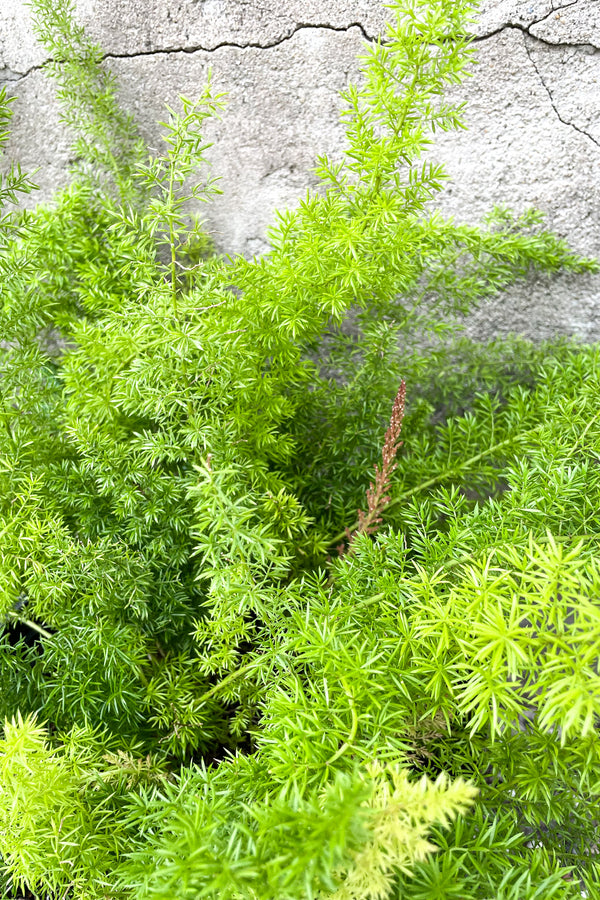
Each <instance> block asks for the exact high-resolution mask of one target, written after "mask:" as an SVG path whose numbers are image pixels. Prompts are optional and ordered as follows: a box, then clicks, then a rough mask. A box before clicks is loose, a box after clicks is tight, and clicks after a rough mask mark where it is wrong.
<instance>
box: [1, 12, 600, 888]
mask: <svg viewBox="0 0 600 900" xmlns="http://www.w3.org/2000/svg"><path fill="white" fill-rule="evenodd" d="M389 8H390V18H391V21H390V25H389V29H388V33H387V36H386V37H385V40H384V41H383V42H380V43H377V44H373V45H370V46H368V47H367V49H366V51H365V56H364V59H363V68H362V80H361V82H360V84H359V85H358V86H356V87H350V88H349V89H348V91H347V92H346V94H345V95H344V100H345V112H344V121H345V126H346V138H347V141H346V152H345V155H344V157H343V158H341V159H340V160H331V159H328V158H322V159H320V161H319V166H318V176H319V179H320V187H319V188H318V189H317V190H315V191H312V192H310V193H308V194H307V196H306V198H305V199H304V200H303V202H302V203H301V204H300V205H299V207H298V209H297V210H295V211H293V212H288V213H285V214H283V215H281V216H280V217H279V219H278V222H277V225H276V226H275V227H274V228H273V230H272V232H271V236H270V238H271V248H272V249H271V250H270V252H269V253H268V254H266V255H265V256H263V257H261V258H260V259H252V260H247V259H244V258H240V257H236V258H234V259H230V258H223V257H221V256H219V255H217V254H216V253H215V252H214V251H213V250H212V248H211V243H210V240H209V238H208V237H207V236H206V235H205V234H204V233H203V231H202V229H201V227H200V226H199V225H198V223H197V222H195V221H193V220H192V219H191V218H190V213H189V209H190V207H189V204H188V201H189V200H190V199H191V198H196V199H198V198H200V199H209V198H210V197H211V196H212V195H213V194H215V193H217V186H216V185H215V184H214V183H212V182H211V181H210V179H207V178H206V176H205V175H204V174H203V173H204V169H203V168H201V175H200V176H196V175H195V173H196V170H197V168H198V167H199V166H200V167H202V166H203V163H204V153H205V150H206V146H205V143H204V141H203V138H202V133H201V126H202V124H203V122H204V120H205V119H206V117H207V116H210V115H213V114H215V113H216V112H217V111H218V110H219V108H220V106H221V98H219V97H218V96H216V95H215V93H214V92H213V89H212V88H211V87H210V86H208V87H207V89H206V92H205V94H204V96H202V97H201V98H200V99H199V100H197V101H190V100H187V99H182V101H181V107H180V109H179V111H177V112H176V111H171V115H170V120H169V123H168V125H167V130H166V132H165V150H164V154H163V155H162V156H154V157H148V154H147V151H146V150H145V149H144V147H143V145H142V143H141V142H140V141H139V140H138V139H137V138H136V133H135V126H134V123H133V122H132V120H131V119H130V118H129V117H128V116H127V115H126V114H125V113H123V112H122V111H121V110H120V109H119V107H118V105H117V103H116V100H115V85H114V83H113V81H112V79H111V77H110V75H109V74H107V72H106V69H105V68H104V66H103V65H101V62H102V56H101V52H100V51H99V49H98V48H96V47H95V46H93V45H91V44H90V42H89V41H88V39H87V38H86V35H85V34H84V33H83V32H82V31H81V29H79V28H78V27H77V26H76V25H75V24H74V20H73V14H72V13H73V11H72V8H71V3H70V2H69V0H60V2H56V0H35V2H34V3H33V9H34V15H35V18H36V27H37V29H38V33H39V36H40V38H41V39H42V40H43V41H44V42H45V44H46V47H47V49H48V51H49V54H50V55H51V56H52V58H53V62H52V64H51V66H52V69H53V73H54V75H55V76H56V77H57V79H58V82H59V93H60V97H61V99H62V101H63V104H64V109H65V120H66V121H67V122H68V123H70V124H71V125H74V126H75V127H76V129H77V133H78V143H77V145H76V147H77V156H78V164H77V172H76V174H75V177H74V180H73V183H72V185H71V187H70V188H69V189H67V190H66V191H64V192H62V193H61V194H60V195H58V197H57V198H56V201H55V203H54V205H53V206H51V207H49V208H38V209H36V210H35V211H34V212H30V213H26V214H21V215H18V216H17V215H11V214H7V215H5V217H4V218H3V219H2V222H1V228H2V232H1V235H2V237H1V240H2V244H1V257H0V267H1V275H2V285H3V288H2V307H1V320H2V334H3V343H2V349H1V357H0V366H1V377H0V387H1V400H2V405H1V407H0V483H1V488H2V490H1V498H0V567H1V574H2V577H1V581H0V622H1V623H2V625H1V628H2V633H1V635H0V680H1V691H0V707H1V715H2V716H3V717H5V719H6V722H5V727H4V736H3V738H2V740H1V741H0V852H1V854H2V859H3V868H2V872H3V875H2V878H3V884H4V892H5V895H6V896H10V897H16V896H28V897H29V896H35V897H38V898H52V900H58V898H65V900H66V898H73V900H87V898H90V900H91V898H99V897H104V898H128V900H142V898H148V900H151V898H153V900H159V898H165V900H167V898H168V900H174V898H177V900H188V898H189V900H196V898H200V897H207V898H214V900H227V898H231V900H234V898H235V900H239V898H253V900H269V898H272V900H308V898H332V900H333V898H335V900H386V898H390V900H391V898H412V900H434V898H451V897H456V898H460V900H471V898H473V900H475V898H477V900H485V898H498V900H534V898H535V900H542V898H543V900H546V898H550V897H552V898H557V900H558V898H560V900H567V898H569V900H571V898H579V897H581V896H582V893H581V892H582V888H583V887H584V888H585V891H586V894H585V895H586V896H588V897H600V893H599V889H598V884H599V883H600V866H598V864H597V853H598V830H599V826H598V811H597V810H598V791H599V785H600V741H599V739H598V721H599V718H598V717H599V714H600V675H599V673H598V656H599V653H600V603H599V589H600V567H599V564H598V558H597V552H596V548H597V546H598V539H599V536H600V512H599V510H600V413H599V412H598V397H599V396H600V351H598V349H597V348H593V347H592V348H589V347H588V348H583V347H579V348H577V347H573V346H569V345H568V344H556V345H554V346H542V347H532V346H530V345H527V344H526V343H525V342H522V341H518V340H515V341H512V342H504V343H500V342H496V343H492V344H491V345H487V346H478V345H475V344H469V343H467V342H465V341H458V340H454V339H451V337H450V336H448V335H447V334H446V332H447V331H448V330H449V327H450V322H451V320H452V316H453V315H455V314H456V313H461V312H465V311H467V310H468V309H469V308H471V307H472V306H473V305H474V304H477V303H478V302H481V301H482V300H484V299H485V298H486V297H488V296H491V295H492V294H494V293H496V292H498V291H500V290H501V289H503V288H505V287H506V286H508V285H510V284H511V283H512V282H514V281H515V280H516V279H519V278H523V277H525V276H526V275H527V274H528V273H529V272H530V271H531V270H532V269H534V268H535V269H538V270H540V271H541V272H545V273H552V272H554V271H557V270H570V271H574V272H586V271H591V270H594V269H595V268H596V264H595V263H593V262H592V261H590V260H587V259H582V258H580V257H578V256H577V255H576V254H575V253H572V252H571V251H570V250H569V249H568V248H567V246H566V245H565V244H564V243H563V242H562V241H561V240H559V239H558V238H557V237H555V236H554V235H552V234H549V233H547V232H544V231H543V230H541V228H540V224H541V217H540V216H539V214H537V213H535V212H528V213H525V214H524V215H522V216H520V217H514V216H512V215H511V214H510V213H509V212H508V211H506V210H504V209H495V210H494V211H493V212H492V213H491V214H490V216H489V218H488V219H487V220H486V221H485V222H484V223H483V225H482V226H481V227H478V228H477V227H471V226H460V225H456V224H455V223H454V222H452V221H448V220H445V219H443V218H442V217H441V216H440V215H439V214H437V213H435V212H432V211H431V206H430V204H429V201H430V200H431V199H432V198H433V197H434V196H435V194H436V193H437V192H438V191H439V190H440V188H441V185H442V181H443V177H444V173H443V170H442V169H441V168H440V167H439V166H437V165H435V164H434V163H432V162H429V161H426V162H423V159H422V154H423V152H424V151H425V150H426V149H427V147H428V145H429V144H430V143H431V141H432V133H433V132H434V131H436V130H437V129H450V128H456V127H461V119H460V114H461V109H460V108H457V107H455V106H453V105H452V104H449V103H447V102H446V101H445V100H444V93H443V92H444V87H445V85H446V84H448V83H453V82H458V81H460V79H461V78H462V77H463V74H464V73H465V70H466V67H467V66H468V63H469V60H470V56H471V49H470V48H469V41H468V38H467V32H468V24H469V18H468V17H469V15H470V14H471V13H472V11H473V5H472V4H471V3H469V2H467V0H456V2H454V3H452V4H449V3H447V2H445V0H428V2H425V0H402V2H396V3H392V4H391V5H390V7H389ZM0 109H1V111H2V116H3V119H4V121H7V120H8V118H9V106H8V101H7V99H6V97H5V96H4V95H2V98H1V102H0ZM2 140H3V142H5V140H6V135H4V136H3V138H2ZM195 178H199V179H200V180H198V181H195ZM190 183H193V184H194V186H193V187H192V188H190V187H189V185H190ZM31 187H32V186H31V185H30V183H29V182H28V180H27V179H26V178H25V177H24V176H23V175H22V174H21V173H20V172H19V171H18V170H16V169H14V170H12V171H11V172H10V173H9V174H8V175H7V176H6V177H5V180H4V181H3V183H2V192H1V197H2V199H3V200H4V201H10V200H14V199H15V198H16V197H17V195H18V193H19V192H20V191H23V190H29V189H31ZM403 381H404V384H403V385H402V387H401V389H400V391H399V386H400V385H401V383H402V382H403ZM404 391H406V398H407V406H406V413H405V414H404ZM394 397H396V402H395V404H394V406H393V403H394ZM392 406H393V409H394V414H393V416H392V424H391V425H390V427H389V430H388V432H387V436H386V437H385V438H384V433H385V429H386V427H387V426H388V422H389V419H390V413H391V410H392ZM403 417H404V418H403ZM400 427H402V440H403V446H402V447H400V446H399V437H400ZM382 448H383V458H382V456H381V454H382ZM376 465H378V466H379V468H378V470H377V473H376V472H375V466H376ZM371 481H373V486H372V487H371V488H370V489H369V484H370V482H371ZM367 492H368V493H367ZM360 509H363V510H366V512H363V513H361V514H360V515H359V514H358V510H360Z"/></svg>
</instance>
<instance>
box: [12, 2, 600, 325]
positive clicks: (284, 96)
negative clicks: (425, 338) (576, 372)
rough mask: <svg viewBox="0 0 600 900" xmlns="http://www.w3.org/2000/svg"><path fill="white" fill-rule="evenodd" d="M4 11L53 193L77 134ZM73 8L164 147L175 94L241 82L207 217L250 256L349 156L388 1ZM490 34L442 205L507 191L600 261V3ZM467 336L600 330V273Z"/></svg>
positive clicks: (496, 9)
mask: <svg viewBox="0 0 600 900" xmlns="http://www.w3.org/2000/svg"><path fill="white" fill-rule="evenodd" d="M449 2H450V0H449ZM0 7H1V9H2V16H1V18H0V83H1V82H2V81H4V82H8V83H9V87H10V89H11V91H14V93H16V94H17V96H18V100H17V102H16V104H15V118H14V123H13V127H14V133H13V136H12V138H11V143H10V147H9V154H8V156H9V158H10V157H12V158H13V159H17V160H19V161H20V162H21V163H22V164H23V165H24V166H25V167H27V168H28V169H33V168H35V167H36V166H40V167H41V168H40V171H39V172H38V174H37V176H36V178H37V181H38V183H39V184H40V186H41V194H38V197H41V198H42V199H46V198H48V197H49V196H51V192H52V190H53V189H54V188H55V187H56V186H59V185H63V184H64V183H65V182H66V180H67V174H66V170H67V167H68V164H69V157H70V135H69V134H67V133H66V132H65V130H64V129H63V128H62V127H61V126H60V124H59V122H58V112H57V107H56V104H55V101H54V89H53V87H52V85H51V84H50V83H49V82H48V81H47V80H46V79H45V77H44V75H43V73H42V71H41V70H40V66H41V64H42V63H43V61H44V53H43V51H42V50H41V49H40V48H39V47H38V46H36V43H35V40H34V38H33V36H32V33H31V28H30V24H29V19H28V11H27V7H26V5H25V3H24V2H23V0H0ZM77 11H78V17H79V19H80V21H81V22H82V23H83V24H85V26H86V27H87V28H88V30H89V33H90V34H91V35H92V36H93V38H94V39H96V40H97V41H98V42H99V43H100V44H101V45H102V47H103V48H104V51H105V53H106V61H107V64H108V65H110V67H111V69H112V70H113V71H114V72H115V74H116V76H117V78H118V83H119V86H120V92H121V97H122V102H123V104H124V105H125V106H126V107H127V108H129V109H131V110H132V111H133V112H134V113H135V115H136V117H137V119H138V121H139V123H140V126H141V129H142V132H143V134H144V136H145V137H146V138H147V139H148V141H149V143H150V145H151V146H158V141H159V133H160V129H159V128H158V126H157V124H156V123H157V122H158V121H159V120H160V119H161V118H164V103H165V102H168V103H170V104H173V103H175V102H176V98H177V95H178V94H179V93H183V94H186V95H187V96H193V95H194V94H195V93H196V92H198V91H199V90H200V89H201V86H202V85H203V83H204V81H205V79H206V76H207V72H208V70H209V68H211V69H212V72H213V80H214V82H215V85H216V86H217V87H218V88H219V89H222V90H225V91H228V92H229V101H228V106H227V109H226V111H225V113H224V115H223V118H222V121H220V122H215V123H212V124H211V126H210V129H209V136H210V138H211V139H212V140H214V141H215V143H216V146H215V147H214V148H213V150H212V151H211V158H212V161H213V169H214V173H215V174H217V175H219V176H221V178H222V182H221V187H222V189H223V191H224V195H223V196H222V197H220V198H217V200H216V201H215V203H214V204H213V205H212V207H211V208H210V209H207V211H206V218H207V222H208V225H209V228H210V229H211V230H212V231H213V232H214V236H215V239H216V242H217V244H218V245H219V246H220V247H221V248H222V249H225V250H227V251H229V252H231V251H241V252H244V253H255V252H260V251H262V250H264V249H265V247H266V246H267V245H266V243H265V232H266V228H267V227H268V225H269V223H270V222H271V221H272V214H273V210H274V209H275V208H282V207H285V206H290V205H294V204H295V203H296V202H297V200H298V198H299V197H301V196H302V195H303V194H304V192H305V190H306V187H307V185H308V184H310V183H312V177H311V175H310V168H311V165H312V164H313V161H314V158H315V156H316V154H318V153H321V152H327V153H331V154H336V153H338V152H339V150H340V147H341V134H342V132H341V128H340V125H339V122H338V118H337V116H338V111H339V108H340V101H339V97H338V93H337V92H338V91H339V90H340V89H341V88H343V87H344V86H345V85H346V84H347V82H348V80H349V79H351V78H352V77H353V76H355V74H356V71H357V63H356V54H357V53H358V52H360V49H361V45H362V43H363V42H364V40H365V39H370V38H372V37H373V36H375V35H377V34H378V33H379V32H380V30H381V28H382V25H383V22H384V16H385V10H384V9H383V6H382V4H381V3H380V2H379V0H77ZM476 39H477V44H478V66H477V69H476V71H475V75H474V77H473V78H471V79H470V80H468V81H467V82H466V83H465V84H463V85H462V86H460V88H458V89H456V90H454V91H453V93H454V95H455V96H456V97H457V98H460V99H467V100H468V102H469V106H468V113H467V122H468V125H469V131H468V132H461V133H458V134H449V135H443V136H442V137H441V138H440V140H439V143H438V145H437V147H436V151H435V154H436V156H437V157H438V158H439V159H441V160H442V161H444V162H446V163H447V167H448V171H449V173H450V175H451V177H452V180H451V182H450V183H449V185H448V188H447V189H446V191H445V194H444V196H443V198H442V200H441V206H442V209H443V210H444V212H447V213H451V214H453V215H455V217H456V218H457V219H459V220H465V221H469V222H474V221H477V219H478V217H479V216H480V215H481V214H482V213H483V212H484V211H485V210H486V209H488V208H489V207H490V206H491V205H492V204H494V203H497V202H502V203H506V204H508V205H510V206H512V207H513V208H515V209H517V210H520V209H523V208H524V207H526V206H529V205H535V206H537V207H538V208H540V209H542V210H543V211H544V212H546V213H547V216H548V223H549V225H550V226H551V227H552V228H553V229H554V230H555V231H557V232H558V233H559V234H560V235H561V236H563V237H565V238H567V239H568V241H569V242H570V243H571V245H572V246H573V247H574V248H576V249H577V250H578V251H580V252H582V253H586V254H592V255H597V256H600V177H599V176H600V0H570V2H564V3H562V4H561V3H560V0H483V2H482V4H481V10H480V15H479V19H478V23H477V26H476ZM468 330H469V332H471V333H472V334H474V335H477V336H481V337H484V336H486V337H489V336H494V335H496V334H499V333H506V332H507V331H518V332H521V333H523V334H526V335H528V336H530V337H533V338H539V337H546V336H550V335H554V334H558V333H566V334H574V335H577V336H579V337H581V338H583V339H585V340H597V339H600V277H599V276H584V277H577V278H574V277H567V276H559V277H558V278H557V279H555V280H553V281H552V282H550V281H548V280H546V279H533V280H532V282H531V283H530V284H528V285H526V286H523V287H519V288H516V289H514V290H512V291H511V292H510V293H509V294H508V295H505V296H503V297H502V298H499V299H498V300H497V301H494V302H492V303H488V304H486V306H485V307H483V308H482V309H481V310H480V311H478V312H477V313H475V314H474V315H472V316H471V317H470V318H469V321H468Z"/></svg>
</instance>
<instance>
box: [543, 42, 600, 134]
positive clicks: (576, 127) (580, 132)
mask: <svg viewBox="0 0 600 900" xmlns="http://www.w3.org/2000/svg"><path fill="white" fill-rule="evenodd" d="M525 52H526V53H527V56H528V57H529V61H530V63H531V65H532V66H533V68H534V70H535V72H536V75H537V77H538V79H539V81H540V84H541V85H542V87H543V88H544V90H545V91H546V93H547V94H548V99H549V100H550V105H551V106H552V109H553V110H554V112H555V113H556V117H557V119H558V120H559V122H562V124H563V125H567V126H568V127H569V128H573V129H574V130H575V131H577V132H579V134H582V135H584V137H586V138H588V139H589V140H590V141H592V143H593V144H595V145H596V147H600V141H599V140H597V139H596V138H595V137H594V136H593V135H591V134H590V133H589V132H588V131H586V130H585V129H584V128H580V127H579V125H576V124H575V122H569V121H568V120H567V119H563V117H562V116H561V114H560V111H559V109H558V107H557V105H556V103H555V102H554V97H553V96H552V91H551V90H550V88H549V87H548V85H547V84H546V80H545V78H544V76H543V75H542V73H541V72H540V70H539V67H538V65H537V63H536V61H535V59H534V58H533V56H532V55H531V49H530V47H529V46H528V43H527V39H526V40H525Z"/></svg>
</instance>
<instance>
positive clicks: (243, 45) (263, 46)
mask: <svg viewBox="0 0 600 900" xmlns="http://www.w3.org/2000/svg"><path fill="white" fill-rule="evenodd" d="M351 28H358V30H359V31H360V32H361V34H362V36H363V38H364V39H365V40H366V41H368V42H369V43H373V42H374V41H375V40H376V38H375V37H373V36H372V35H370V34H369V33H368V32H367V30H366V28H365V26H364V25H363V24H362V22H350V24H349V25H327V24H323V23H310V22H297V23H296V24H295V25H294V27H293V28H292V29H291V30H290V31H288V33H287V34H284V35H283V36H282V37H279V38H275V39H274V40H272V41H268V42H266V43H260V42H258V41H245V42H240V41H220V42H219V43H217V44H214V45H213V46H204V45H203V44H193V45H192V46H190V47H159V48H156V49H153V50H136V51H134V52H132V53H104V54H103V55H102V60H111V59H137V58H138V57H144V56H170V55H173V54H178V53H185V54H190V55H191V54H194V53H215V52H216V51H217V50H222V49H223V48H226V47H233V48H236V49H238V50H249V49H255V50H271V49H273V48H275V47H280V46H281V45H282V44H285V43H286V42H287V41H290V40H292V38H294V37H295V35H296V34H298V32H299V31H305V30H311V29H315V30H319V31H334V32H338V33H340V32H348V31H350V29H351ZM47 62H51V58H48V59H46V60H44V62H43V63H37V64H36V65H33V66H30V67H29V68H28V69H27V70H26V71H25V72H19V73H17V72H11V77H10V78H7V79H6V81H10V83H11V84H14V83H15V82H17V81H23V79H24V78H27V77H28V76H29V75H31V73H32V72H39V71H41V70H42V69H43V68H44V66H45V65H46V63H47ZM12 76H15V77H12ZM1 83H2V74H1V70H0V84H1Z"/></svg>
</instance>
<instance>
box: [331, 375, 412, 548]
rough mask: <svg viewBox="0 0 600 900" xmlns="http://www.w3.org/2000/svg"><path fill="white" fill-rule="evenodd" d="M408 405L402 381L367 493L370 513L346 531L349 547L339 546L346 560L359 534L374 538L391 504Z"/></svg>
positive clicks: (361, 512)
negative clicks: (386, 508)
mask: <svg viewBox="0 0 600 900" xmlns="http://www.w3.org/2000/svg"><path fill="white" fill-rule="evenodd" d="M405 401H406V382H405V381H404V380H403V381H402V383H401V384H400V387H399V388H398V393H397V394H396V399H395V400H394V405H393V407H392V416H391V419H390V426H389V428H388V430H387V431H386V433H385V440H384V442H383V449H382V451H381V468H379V466H378V465H376V466H375V482H371V484H370V485H369V489H368V491H367V511H366V512H363V510H362V509H359V510H358V522H357V524H356V527H355V528H354V530H353V531H350V529H349V528H347V529H346V538H347V546H346V545H345V544H340V546H339V547H338V553H339V554H340V556H343V555H344V553H345V552H346V551H347V552H349V553H351V552H352V545H353V544H354V541H355V540H356V536H357V535H358V534H374V533H375V532H376V531H377V529H378V528H379V525H380V524H381V521H382V518H381V514H382V512H383V510H384V509H385V507H386V506H387V504H388V503H389V502H390V499H391V498H390V496H389V494H387V493H386V491H387V489H388V488H389V486H390V477H391V474H392V472H393V471H394V469H395V468H396V466H397V465H398V463H397V462H396V456H397V454H398V450H399V449H400V447H401V446H402V441H401V440H400V439H399V438H400V431H401V430H402V420H403V418H404V404H405Z"/></svg>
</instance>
